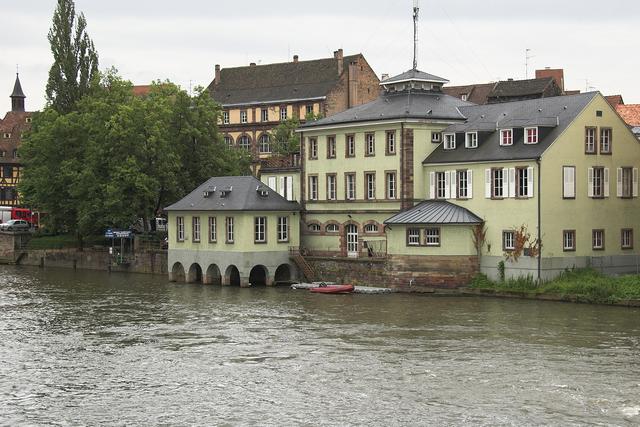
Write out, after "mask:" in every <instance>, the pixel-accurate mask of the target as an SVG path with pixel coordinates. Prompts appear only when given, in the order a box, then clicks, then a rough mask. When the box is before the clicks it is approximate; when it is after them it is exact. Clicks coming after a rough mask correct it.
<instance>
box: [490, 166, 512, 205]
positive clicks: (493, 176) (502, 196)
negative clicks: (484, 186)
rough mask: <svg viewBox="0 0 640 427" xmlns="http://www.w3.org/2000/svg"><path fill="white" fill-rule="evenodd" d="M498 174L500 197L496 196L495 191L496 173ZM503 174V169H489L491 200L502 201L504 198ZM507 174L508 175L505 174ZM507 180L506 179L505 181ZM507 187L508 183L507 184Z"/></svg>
mask: <svg viewBox="0 0 640 427" xmlns="http://www.w3.org/2000/svg"><path fill="white" fill-rule="evenodd" d="M498 172H500V195H498V194H497V192H496V189H497V186H496V184H497V181H498V178H497V177H496V173H498ZM504 172H505V170H504V169H503V168H491V198H492V199H497V200H502V199H504V198H505V195H504V184H505V176H504ZM507 174H508V173H507ZM508 179H509V178H508V177H507V180H508ZM507 185H508V183H507Z"/></svg>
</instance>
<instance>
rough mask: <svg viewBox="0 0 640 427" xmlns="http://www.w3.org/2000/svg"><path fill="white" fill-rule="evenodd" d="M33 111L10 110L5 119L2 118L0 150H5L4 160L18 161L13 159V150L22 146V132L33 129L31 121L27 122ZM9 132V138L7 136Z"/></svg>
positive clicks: (0, 124) (0, 123)
mask: <svg viewBox="0 0 640 427" xmlns="http://www.w3.org/2000/svg"><path fill="white" fill-rule="evenodd" d="M32 114H33V113H30V112H24V111H9V112H8V113H7V114H6V115H5V116H4V119H3V120H0V151H4V152H5V157H4V158H2V162H3V163H5V162H10V163H16V162H17V160H15V159H13V157H12V156H13V150H15V149H17V148H19V147H20V142H21V139H22V133H23V132H26V131H27V130H29V129H31V123H27V118H30V117H31V115H32ZM5 134H9V135H10V137H9V138H5Z"/></svg>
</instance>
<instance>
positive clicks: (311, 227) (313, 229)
mask: <svg viewBox="0 0 640 427" xmlns="http://www.w3.org/2000/svg"><path fill="white" fill-rule="evenodd" d="M307 229H308V230H309V231H311V232H312V233H319V232H320V224H309V225H308V226H307Z"/></svg>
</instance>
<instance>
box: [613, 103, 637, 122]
mask: <svg viewBox="0 0 640 427" xmlns="http://www.w3.org/2000/svg"><path fill="white" fill-rule="evenodd" d="M616 111H617V112H618V114H620V117H622V120H624V121H625V123H627V124H628V125H631V126H634V127H637V126H640V104H625V105H618V106H617V107H616Z"/></svg>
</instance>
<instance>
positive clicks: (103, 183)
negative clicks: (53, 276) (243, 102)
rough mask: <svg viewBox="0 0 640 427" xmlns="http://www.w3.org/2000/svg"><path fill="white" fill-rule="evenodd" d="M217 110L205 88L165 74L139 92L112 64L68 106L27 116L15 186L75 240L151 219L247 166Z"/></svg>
mask: <svg viewBox="0 0 640 427" xmlns="http://www.w3.org/2000/svg"><path fill="white" fill-rule="evenodd" d="M219 113H220V109H219V106H218V105H217V104H215V103H214V102H213V101H212V100H211V97H210V95H209V94H208V93H207V92H206V91H204V90H202V89H198V90H197V91H196V94H195V95H194V96H190V95H189V94H187V93H186V92H185V91H184V90H181V89H179V88H178V87H177V86H175V85H174V84H172V83H170V82H162V83H155V84H154V85H153V86H152V89H151V92H150V93H149V95H148V96H145V97H137V96H134V95H133V92H132V88H131V83H129V82H127V81H123V80H122V79H121V78H120V77H118V75H117V74H116V73H115V71H113V70H112V71H110V72H107V73H105V74H104V75H103V77H102V79H101V81H100V83H99V84H98V85H96V86H95V87H94V89H93V90H92V91H91V93H90V94H88V95H86V96H85V97H84V98H82V99H81V100H80V101H78V102H77V105H76V110H75V111H72V112H70V113H68V114H61V113H60V112H58V111H56V110H55V109H54V108H53V107H52V106H50V107H47V108H45V110H44V111H43V112H42V113H40V114H37V115H36V116H35V117H34V121H33V127H32V130H31V132H30V134H28V135H27V136H26V139H25V141H24V143H23V145H22V148H21V156H22V160H23V162H24V164H25V169H24V175H23V177H22V182H21V186H20V190H21V192H22V194H23V195H24V198H25V201H26V202H27V203H28V204H29V205H31V206H35V207H37V208H39V209H40V210H42V211H44V212H47V214H48V217H47V218H48V220H47V224H48V225H50V226H52V227H53V228H55V229H56V230H66V231H70V232H75V233H76V234H77V236H78V237H79V238H80V240H82V237H84V236H87V235H90V234H92V233H96V232H101V231H102V230H104V228H106V227H121V228H126V227H128V226H130V225H131V224H133V223H134V222H135V221H136V220H137V219H138V218H144V219H150V218H153V217H154V216H155V215H156V213H157V212H158V210H159V209H161V208H163V207H165V206H167V205H168V204H171V203H173V202H175V201H176V200H178V199H180V198H181V197H183V196H184V195H185V194H187V193H188V192H190V191H192V190H193V189H194V188H195V187H196V186H197V185H199V184H201V183H202V182H204V181H205V180H206V179H207V178H209V177H211V176H216V175H218V176H219V175H242V174H246V173H248V171H249V158H248V155H247V154H246V153H244V152H243V151H242V150H229V149H227V147H226V146H225V144H224V143H223V142H222V141H221V138H220V135H219V133H218V128H217V121H218V116H219ZM145 223H146V221H145Z"/></svg>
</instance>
